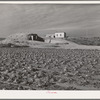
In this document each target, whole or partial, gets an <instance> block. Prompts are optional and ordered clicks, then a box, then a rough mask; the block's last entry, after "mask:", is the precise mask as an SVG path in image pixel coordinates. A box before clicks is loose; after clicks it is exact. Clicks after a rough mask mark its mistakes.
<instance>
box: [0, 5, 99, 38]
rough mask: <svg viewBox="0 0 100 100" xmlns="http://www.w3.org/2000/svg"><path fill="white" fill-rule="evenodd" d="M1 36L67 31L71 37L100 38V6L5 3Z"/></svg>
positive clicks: (0, 28) (1, 6)
mask: <svg viewBox="0 0 100 100" xmlns="http://www.w3.org/2000/svg"><path fill="white" fill-rule="evenodd" d="M0 13H1V15H0V23H2V24H1V25H0V37H6V36H8V35H10V34H15V33H18V32H37V33H39V34H40V35H43V36H44V35H45V34H48V33H54V32H57V31H65V32H67V34H68V35H71V36H100V28H99V27H100V5H88V4H87V5H67V4H65V5H57V4H48V5H47V4H42V5H39V4H31V5H28V4H25V5H21V4H20V5H17V4H12V5H10V4H4V5H3V4H2V5H0Z"/></svg>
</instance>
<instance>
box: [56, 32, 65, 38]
mask: <svg viewBox="0 0 100 100" xmlns="http://www.w3.org/2000/svg"><path fill="white" fill-rule="evenodd" d="M55 38H66V33H65V32H59V33H55Z"/></svg>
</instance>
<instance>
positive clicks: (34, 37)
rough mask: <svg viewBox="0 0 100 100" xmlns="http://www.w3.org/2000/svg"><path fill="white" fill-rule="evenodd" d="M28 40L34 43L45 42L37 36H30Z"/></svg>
mask: <svg viewBox="0 0 100 100" xmlns="http://www.w3.org/2000/svg"><path fill="white" fill-rule="evenodd" d="M28 40H32V41H42V42H44V39H43V38H41V37H39V36H38V35H37V34H33V33H31V34H28Z"/></svg>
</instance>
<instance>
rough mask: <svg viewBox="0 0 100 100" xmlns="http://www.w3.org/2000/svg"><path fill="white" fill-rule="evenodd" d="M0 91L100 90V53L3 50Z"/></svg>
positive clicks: (0, 61) (68, 50)
mask: <svg viewBox="0 0 100 100" xmlns="http://www.w3.org/2000/svg"><path fill="white" fill-rule="evenodd" d="M0 89H1V90H100V50H90V49H86V50H85V49H53V48H51V49H50V48H24V47H23V48H0Z"/></svg>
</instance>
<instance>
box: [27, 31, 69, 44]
mask: <svg viewBox="0 0 100 100" xmlns="http://www.w3.org/2000/svg"><path fill="white" fill-rule="evenodd" d="M67 37H68V36H67V35H66V33H65V32H56V33H54V34H47V35H46V37H45V38H41V37H39V36H38V35H37V34H28V40H32V41H41V42H46V43H65V42H66V40H65V38H67Z"/></svg>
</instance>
